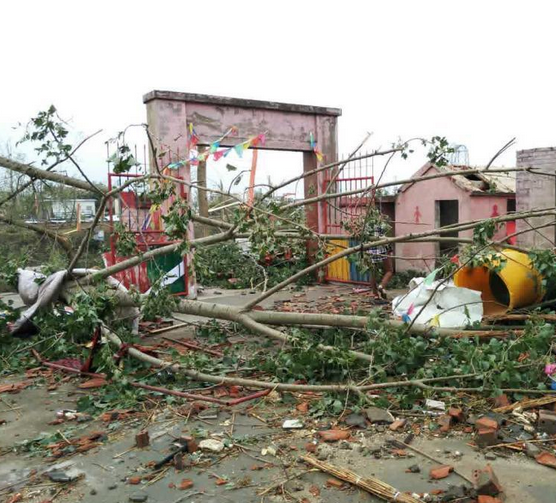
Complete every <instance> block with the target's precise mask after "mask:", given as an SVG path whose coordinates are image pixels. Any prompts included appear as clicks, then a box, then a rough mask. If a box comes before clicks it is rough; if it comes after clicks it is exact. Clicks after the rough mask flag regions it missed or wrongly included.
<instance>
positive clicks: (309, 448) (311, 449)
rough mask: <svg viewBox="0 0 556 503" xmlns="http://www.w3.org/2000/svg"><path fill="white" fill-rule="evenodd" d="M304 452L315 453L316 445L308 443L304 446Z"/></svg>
mask: <svg viewBox="0 0 556 503" xmlns="http://www.w3.org/2000/svg"><path fill="white" fill-rule="evenodd" d="M305 450H306V451H307V452H311V453H313V454H314V453H315V452H317V444H313V442H309V443H308V444H305Z"/></svg>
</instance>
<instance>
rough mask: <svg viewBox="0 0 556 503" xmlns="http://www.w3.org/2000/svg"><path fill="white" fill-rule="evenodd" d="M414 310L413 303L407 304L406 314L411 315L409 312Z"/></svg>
mask: <svg viewBox="0 0 556 503" xmlns="http://www.w3.org/2000/svg"><path fill="white" fill-rule="evenodd" d="M414 310H415V304H413V303H412V304H411V305H410V306H409V308H408V309H407V315H408V316H411V313H413V311H414Z"/></svg>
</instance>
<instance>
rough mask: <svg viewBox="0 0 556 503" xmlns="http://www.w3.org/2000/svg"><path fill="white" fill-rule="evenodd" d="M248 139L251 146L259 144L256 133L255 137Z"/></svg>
mask: <svg viewBox="0 0 556 503" xmlns="http://www.w3.org/2000/svg"><path fill="white" fill-rule="evenodd" d="M250 141H251V146H252V147H256V146H257V145H258V144H259V141H260V139H259V136H258V135H257V136H255V137H254V138H253V139H252V140H250Z"/></svg>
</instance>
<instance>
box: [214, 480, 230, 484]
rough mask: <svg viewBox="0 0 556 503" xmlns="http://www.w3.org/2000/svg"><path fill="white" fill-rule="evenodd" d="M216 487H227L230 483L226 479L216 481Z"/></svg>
mask: <svg viewBox="0 0 556 503" xmlns="http://www.w3.org/2000/svg"><path fill="white" fill-rule="evenodd" d="M215 483H216V485H217V486H223V485H226V484H227V483H228V481H227V480H226V479H216V482H215Z"/></svg>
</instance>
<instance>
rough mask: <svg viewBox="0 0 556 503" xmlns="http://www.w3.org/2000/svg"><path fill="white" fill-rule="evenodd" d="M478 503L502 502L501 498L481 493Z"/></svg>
mask: <svg viewBox="0 0 556 503" xmlns="http://www.w3.org/2000/svg"><path fill="white" fill-rule="evenodd" d="M477 503H502V500H501V499H498V498H495V497H493V496H487V495H486V494H481V495H479V499H478V500H477Z"/></svg>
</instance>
